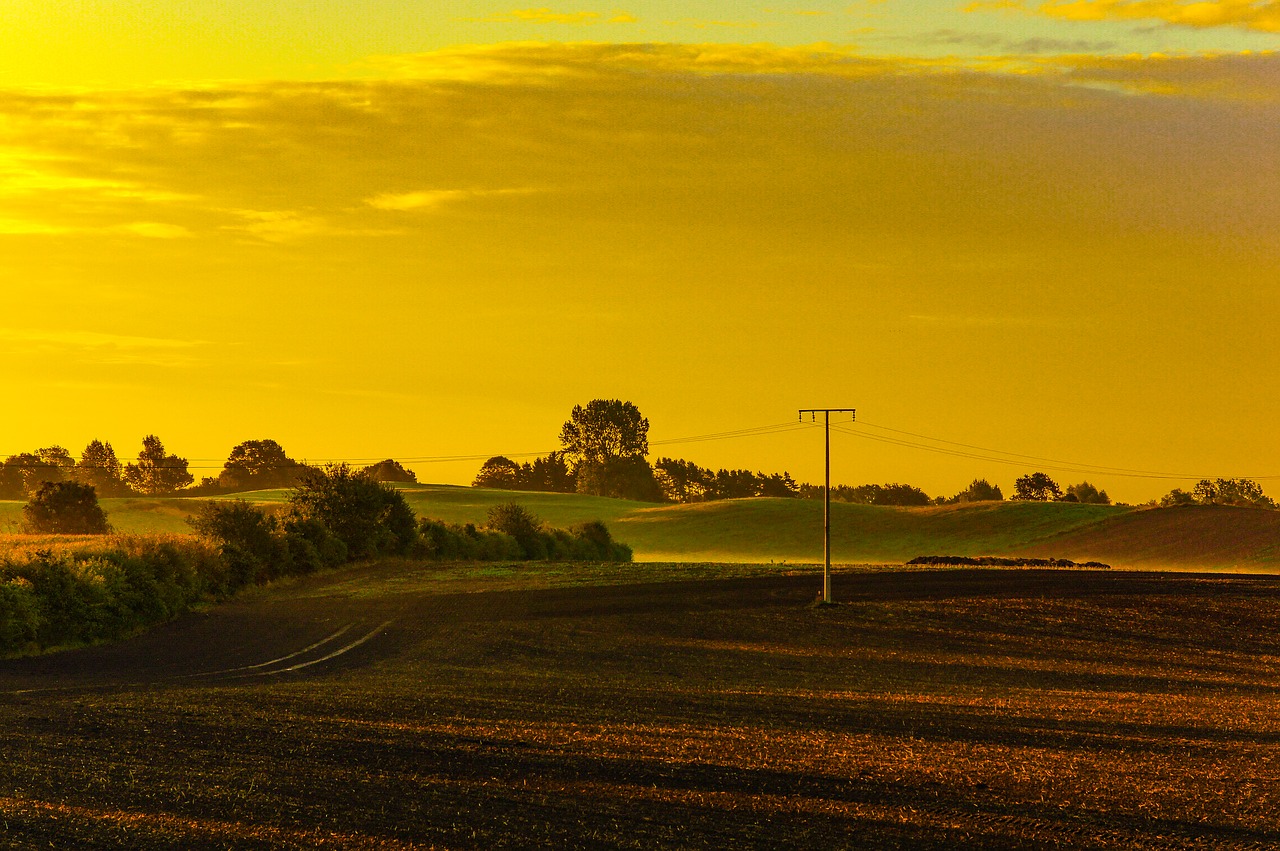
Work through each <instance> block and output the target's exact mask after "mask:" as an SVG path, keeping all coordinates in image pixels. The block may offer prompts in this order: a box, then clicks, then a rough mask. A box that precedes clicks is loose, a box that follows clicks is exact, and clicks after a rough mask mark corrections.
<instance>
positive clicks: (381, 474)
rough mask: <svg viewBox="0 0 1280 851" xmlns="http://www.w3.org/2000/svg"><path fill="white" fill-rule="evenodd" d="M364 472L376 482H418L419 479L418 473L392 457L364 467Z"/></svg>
mask: <svg viewBox="0 0 1280 851" xmlns="http://www.w3.org/2000/svg"><path fill="white" fill-rule="evenodd" d="M363 472H364V474H365V475H367V476H368V477H369V478H371V479H373V480H374V481H375V482H406V483H416V482H417V481H418V474H417V473H415V472H413V471H412V470H406V469H405V468H404V467H402V466H401V465H400V462H399V461H396V460H394V459H391V458H388V459H386V460H385V461H379V462H378V463H377V464H370V465H369V466H368V467H365V468H364V471H363Z"/></svg>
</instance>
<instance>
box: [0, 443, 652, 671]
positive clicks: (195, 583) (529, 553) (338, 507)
mask: <svg viewBox="0 0 1280 851" xmlns="http://www.w3.org/2000/svg"><path fill="white" fill-rule="evenodd" d="M189 522H190V524H191V526H192V528H193V529H194V530H195V531H196V533H197V536H196V537H195V538H185V539H183V538H173V539H164V538H154V537H153V538H127V537H116V538H108V539H106V540H104V541H101V542H99V543H95V544H93V545H87V544H86V545H84V546H81V547H80V548H78V549H77V548H76V547H75V546H72V545H67V546H62V547H60V548H58V549H55V548H54V547H53V546H49V547H47V548H37V549H34V550H31V549H28V550H25V551H23V550H14V551H13V552H11V553H10V554H9V555H8V556H3V557H0V653H12V652H23V651H30V650H38V649H42V648H48V647H56V646H66V645H74V644H84V643H92V642H99V641H108V640H113V639H117V638H121V637H123V636H126V635H129V634H130V633H133V632H136V631H138V630H140V629H142V628H144V627H146V626H150V625H153V624H156V623H160V622H163V621H165V620H169V619H171V618H173V617H176V616H177V615H179V614H182V613H183V612H185V611H188V610H190V608H191V607H192V606H194V605H196V604H197V603H199V602H201V601H206V600H218V599H223V598H226V597H228V596H230V595H232V594H234V593H236V592H237V591H238V590H240V589H241V588H244V587H246V586H249V585H255V584H260V583H264V582H269V581H271V580H274V579H278V578H281V577H286V576H294V575H298V574H305V573H310V572H312V571H315V570H319V569H322V568H329V567H334V566H337V565H339V564H342V563H344V562H347V561H354V560H356V559H359V558H369V557H373V556H382V555H395V556H410V557H415V558H419V559H430V560H436V561H530V560H554V561H594V562H613V561H630V560H631V549H630V548H629V547H627V546H626V545H625V544H620V543H618V542H616V541H614V540H613V539H612V537H611V536H610V535H609V530H608V529H606V528H605V526H604V524H603V523H599V522H594V523H585V524H581V525H579V526H574V527H571V528H569V529H555V528H551V527H549V526H547V525H546V524H545V523H543V522H542V521H541V520H539V519H538V518H537V517H535V516H534V515H533V514H531V513H529V512H528V511H527V510H526V509H524V508H523V507H521V506H519V505H516V504H507V505H502V506H497V507H496V508H495V509H494V510H493V511H492V512H490V516H489V522H488V523H487V524H486V526H485V527H483V528H477V527H476V526H475V525H474V524H470V523H468V524H466V525H463V526H458V525H454V524H450V523H444V522H441V521H438V520H429V519H425V518H424V519H421V520H419V519H417V518H415V517H414V515H413V512H412V511H411V510H410V509H409V506H408V504H407V503H406V502H405V500H404V498H403V496H402V495H401V494H400V493H399V492H397V491H395V490H394V489H392V488H391V487H389V486H387V485H385V484H383V483H380V482H375V481H373V480H372V479H370V478H369V477H367V476H365V475H363V474H361V473H353V472H352V471H351V470H350V469H348V468H346V467H342V466H339V467H331V468H328V469H326V470H320V471H313V472H311V473H308V474H307V475H305V476H304V478H303V482H302V484H301V485H300V486H299V488H298V489H297V490H296V491H295V492H294V493H293V495H292V496H291V498H290V501H289V507H288V508H287V509H286V510H285V512H284V513H283V514H280V513H277V512H271V511H266V510H264V509H263V508H262V507H260V506H257V505H251V504H249V503H247V502H244V501H243V500H235V501H210V502H205V503H203V504H202V505H201V506H200V509H199V511H198V512H197V513H196V515H195V516H194V517H192V518H191V520H190V521H189ZM62 540H64V541H65V540H72V541H73V540H74V539H62ZM39 546H40V547H44V545H43V544H41V545H39Z"/></svg>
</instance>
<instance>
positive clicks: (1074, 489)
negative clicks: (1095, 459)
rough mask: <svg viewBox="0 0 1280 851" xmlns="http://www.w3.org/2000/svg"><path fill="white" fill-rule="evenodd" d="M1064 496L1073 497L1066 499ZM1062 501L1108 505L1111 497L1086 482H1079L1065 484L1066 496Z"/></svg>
mask: <svg viewBox="0 0 1280 851" xmlns="http://www.w3.org/2000/svg"><path fill="white" fill-rule="evenodd" d="M1066 497H1073V499H1071V500H1067V499H1066ZM1063 499H1064V501H1070V502H1081V503H1084V504H1086V505H1110V504H1111V497H1109V496H1107V492H1106V491H1101V490H1098V489H1097V488H1096V487H1094V486H1093V485H1091V484H1089V483H1088V482H1081V483H1080V484H1078V485H1067V493H1066V496H1064V497H1063Z"/></svg>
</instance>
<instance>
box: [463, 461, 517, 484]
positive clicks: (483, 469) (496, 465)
mask: <svg viewBox="0 0 1280 851" xmlns="http://www.w3.org/2000/svg"><path fill="white" fill-rule="evenodd" d="M519 481H520V465H519V464H517V463H516V462H515V461H512V460H511V459H510V458H508V457H506V456H505V455H495V456H493V457H492V458H490V459H489V460H488V461H485V462H484V463H483V464H481V465H480V472H478V473H476V478H475V481H473V482H472V483H471V486H472V487H473V488H495V489H497V490H516V489H517V487H518V485H519Z"/></svg>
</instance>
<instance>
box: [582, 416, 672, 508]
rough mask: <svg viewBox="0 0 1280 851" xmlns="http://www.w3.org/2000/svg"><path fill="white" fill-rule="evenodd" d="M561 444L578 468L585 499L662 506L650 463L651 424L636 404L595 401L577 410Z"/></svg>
mask: <svg viewBox="0 0 1280 851" xmlns="http://www.w3.org/2000/svg"><path fill="white" fill-rule="evenodd" d="M560 444H561V445H562V446H563V447H564V453H565V455H566V456H567V457H568V458H569V459H570V460H571V461H573V462H574V467H573V473H574V476H576V478H577V490H578V492H579V493H588V494H594V495H596V496H613V497H620V498H622V499H637V500H646V501H653V502H656V501H660V500H661V499H662V491H661V489H660V488H659V487H658V483H657V481H656V480H655V479H654V477H653V468H652V467H650V466H649V462H648V461H646V460H645V456H646V455H648V454H649V420H647V419H645V418H644V417H643V416H641V414H640V410H639V409H638V408H637V407H636V406H635V405H633V404H632V403H630V402H621V401H619V400H617V399H593V400H592V401H591V402H588V403H587V404H586V405H585V406H583V405H575V406H574V408H573V410H572V411H571V412H570V414H569V420H568V422H566V423H565V424H564V425H563V426H562V427H561V429H560Z"/></svg>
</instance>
